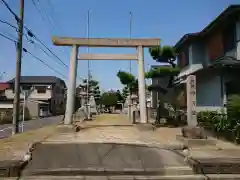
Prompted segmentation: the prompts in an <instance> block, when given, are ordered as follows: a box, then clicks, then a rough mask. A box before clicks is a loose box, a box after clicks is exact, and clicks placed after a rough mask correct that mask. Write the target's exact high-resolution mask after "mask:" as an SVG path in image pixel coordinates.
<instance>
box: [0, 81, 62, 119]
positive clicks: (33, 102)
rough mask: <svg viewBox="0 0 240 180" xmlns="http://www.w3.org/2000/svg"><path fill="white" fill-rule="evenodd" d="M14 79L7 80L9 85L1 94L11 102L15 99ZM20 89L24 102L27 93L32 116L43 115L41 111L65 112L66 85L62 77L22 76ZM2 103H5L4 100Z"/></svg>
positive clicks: (54, 113)
mask: <svg viewBox="0 0 240 180" xmlns="http://www.w3.org/2000/svg"><path fill="white" fill-rule="evenodd" d="M14 81H15V79H12V80H10V81H8V82H6V83H5V84H7V86H8V87H7V88H5V90H4V91H3V92H2V94H1V96H2V97H5V101H8V102H9V101H11V103H12V102H13V99H14ZM20 89H21V94H20V99H21V101H22V102H23V99H24V93H26V94H27V96H25V98H26V99H27V100H26V101H25V102H26V106H27V107H28V109H29V112H30V115H31V116H32V117H38V116H41V112H49V113H50V114H52V115H57V114H63V113H64V111H65V90H66V85H65V82H64V81H63V80H62V79H60V78H58V77H55V76H21V79H20ZM1 103H3V104H4V100H3V101H2V102H1Z"/></svg>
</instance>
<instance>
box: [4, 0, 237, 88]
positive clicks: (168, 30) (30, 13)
mask: <svg viewBox="0 0 240 180" xmlns="http://www.w3.org/2000/svg"><path fill="white" fill-rule="evenodd" d="M5 1H6V2H7V3H8V4H9V6H10V7H11V8H12V9H13V11H14V12H15V13H16V14H19V2H20V0H5ZM33 2H35V4H36V6H34V4H33ZM231 4H240V0H25V13H24V24H25V26H26V27H28V28H29V29H31V31H32V32H33V33H34V34H35V35H36V36H37V37H38V39H40V40H41V41H43V42H44V44H46V45H47V46H48V47H49V48H50V49H51V50H52V51H53V52H54V53H55V54H56V55H57V56H58V57H59V58H60V59H61V60H62V61H63V62H64V63H65V64H66V65H69V58H70V52H71V48H70V47H59V46H54V45H53V44H52V41H51V37H52V36H53V35H55V36H65V37H66V36H67V37H87V14H88V11H90V21H89V37H90V38H94V37H95V38H105V37H109V38H129V37H130V14H129V12H132V38H160V39H161V44H162V45H174V44H175V43H176V42H177V41H178V40H179V39H180V38H181V37H182V36H183V35H184V34H186V33H191V32H198V31H200V30H202V29H203V28H204V27H205V26H206V25H208V24H209V23H210V22H211V21H212V20H213V19H214V18H216V16H218V15H219V14H220V13H221V12H222V11H223V10H224V9H225V8H227V7H228V6H229V5H231ZM36 7H37V8H36ZM0 20H4V21H7V22H9V23H11V24H13V25H17V24H16V21H15V19H14V17H13V16H12V14H10V13H9V12H8V11H7V9H6V8H5V6H4V5H3V3H1V1H0ZM0 33H2V34H5V35H8V36H9V37H11V38H13V39H16V38H17V33H16V31H15V30H14V29H13V28H10V27H8V26H7V25H6V24H1V23H0ZM23 46H24V47H25V48H26V49H27V50H28V51H29V52H31V53H32V54H34V55H35V56H37V57H39V58H40V59H41V60H43V61H44V62H45V63H47V64H48V65H49V66H50V67H52V68H54V69H56V70H57V71H59V72H61V73H62V74H64V77H63V76H62V75H60V74H59V73H56V72H54V71H53V70H52V69H50V68H48V67H47V66H46V65H44V64H42V63H41V62H40V61H38V60H36V59H34V58H33V57H31V56H30V55H28V54H26V53H23V58H22V75H28V76H30V75H33V76H42V75H45V76H58V77H60V78H62V79H64V80H65V81H66V83H67V77H68V69H67V68H66V67H65V66H64V65H63V64H61V63H58V62H57V61H56V58H54V57H49V56H47V55H46V54H45V53H44V52H43V51H42V50H41V49H40V48H39V45H38V44H37V43H35V44H31V43H29V41H28V40H27V39H26V38H25V37H24V41H23ZM135 51H136V50H135V49H134V48H89V52H90V53H111V54H114V53H116V54H121V53H135ZM86 52H87V48H79V53H86ZM15 60H16V48H15V45H14V43H13V42H11V41H9V40H6V39H4V38H2V37H0V75H1V74H2V73H3V72H6V73H5V75H4V76H3V78H2V80H1V81H6V80H9V79H11V78H14V77H15ZM144 60H145V70H146V71H147V70H148V69H149V68H150V66H151V65H156V64H157V63H156V62H155V61H154V60H153V59H152V58H151V57H150V55H149V53H148V49H145V50H144ZM129 64H130V63H129V61H90V72H91V75H92V76H93V78H94V79H96V80H98V81H99V82H100V88H101V89H102V90H105V91H106V90H108V89H120V88H122V85H121V83H120V81H119V79H118V78H117V76H116V74H117V72H118V71H119V70H124V71H129V69H130V68H129ZM77 73H78V78H77V83H78V84H79V83H81V78H86V77H87V61H78V69H77ZM132 73H133V74H134V75H136V76H137V63H136V62H132Z"/></svg>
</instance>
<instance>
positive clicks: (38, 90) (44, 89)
mask: <svg viewBox="0 0 240 180" xmlns="http://www.w3.org/2000/svg"><path fill="white" fill-rule="evenodd" d="M36 89H37V93H39V94H44V93H46V90H47V88H46V87H45V86H37V87H36Z"/></svg>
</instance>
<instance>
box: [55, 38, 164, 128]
mask: <svg viewBox="0 0 240 180" xmlns="http://www.w3.org/2000/svg"><path fill="white" fill-rule="evenodd" d="M52 41H53V44H54V45H56V46H72V53H71V58H70V67H69V82H68V89H67V105H66V112H65V119H64V124H71V123H72V115H73V113H74V104H75V94H76V76H77V60H78V59H82V60H137V62H138V83H139V84H138V87H139V102H140V123H146V122H147V109H146V93H145V76H144V75H145V70H144V51H143V50H144V47H153V46H159V45H160V39H124V38H69V37H53V38H52ZM79 47H124V48H126V47H129V48H136V50H137V53H136V54H123V55H121V54H82V55H80V56H79V57H78V48H79Z"/></svg>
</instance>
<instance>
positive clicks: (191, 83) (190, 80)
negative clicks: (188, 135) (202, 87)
mask: <svg viewBox="0 0 240 180" xmlns="http://www.w3.org/2000/svg"><path fill="white" fill-rule="evenodd" d="M186 86H187V88H186V89H187V123H188V126H197V113H196V76H194V75H190V76H188V77H187V82H186Z"/></svg>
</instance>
